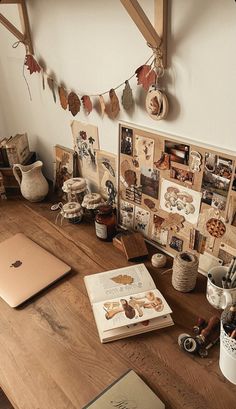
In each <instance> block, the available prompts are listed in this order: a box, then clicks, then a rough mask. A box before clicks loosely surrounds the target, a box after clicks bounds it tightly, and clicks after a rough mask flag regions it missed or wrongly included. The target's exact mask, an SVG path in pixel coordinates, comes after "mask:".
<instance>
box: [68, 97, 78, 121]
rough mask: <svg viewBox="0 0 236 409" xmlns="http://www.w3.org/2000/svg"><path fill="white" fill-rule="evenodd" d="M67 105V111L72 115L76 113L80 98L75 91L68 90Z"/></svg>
mask: <svg viewBox="0 0 236 409" xmlns="http://www.w3.org/2000/svg"><path fill="white" fill-rule="evenodd" d="M68 105H69V111H70V112H71V113H72V115H73V116H75V115H76V114H78V112H79V111H80V100H79V97H78V95H76V93H75V92H73V91H72V92H70V94H69V95H68Z"/></svg>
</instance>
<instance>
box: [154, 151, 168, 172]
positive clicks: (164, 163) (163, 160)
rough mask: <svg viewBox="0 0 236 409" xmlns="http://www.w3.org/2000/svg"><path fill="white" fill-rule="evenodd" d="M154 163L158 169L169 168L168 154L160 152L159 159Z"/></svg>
mask: <svg viewBox="0 0 236 409" xmlns="http://www.w3.org/2000/svg"><path fill="white" fill-rule="evenodd" d="M154 165H155V166H156V168H157V169H159V170H167V169H170V155H169V154H168V153H165V152H162V154H161V157H160V159H158V161H156V162H154Z"/></svg>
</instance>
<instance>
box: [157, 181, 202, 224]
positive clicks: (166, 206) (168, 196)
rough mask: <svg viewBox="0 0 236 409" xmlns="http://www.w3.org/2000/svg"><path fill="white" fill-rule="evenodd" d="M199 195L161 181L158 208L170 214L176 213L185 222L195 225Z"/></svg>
mask: <svg viewBox="0 0 236 409" xmlns="http://www.w3.org/2000/svg"><path fill="white" fill-rule="evenodd" d="M201 196H202V195H201V193H200V192H196V191H194V190H191V189H188V188H183V187H181V186H180V185H177V184H176V183H173V182H170V181H169V180H166V179H163V180H162V184H161V197H160V208H161V209H163V210H165V211H166V212H170V213H178V214H181V215H182V216H184V217H185V219H186V221H188V222H189V223H192V224H196V223H197V221H198V215H199V211H200V204H201Z"/></svg>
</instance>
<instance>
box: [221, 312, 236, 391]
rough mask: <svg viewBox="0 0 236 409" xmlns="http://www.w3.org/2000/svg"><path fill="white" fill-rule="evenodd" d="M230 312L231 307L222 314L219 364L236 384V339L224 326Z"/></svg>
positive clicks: (227, 376) (223, 371)
mask: <svg viewBox="0 0 236 409" xmlns="http://www.w3.org/2000/svg"><path fill="white" fill-rule="evenodd" d="M228 312H229V307H227V308H226V309H225V310H224V311H223V313H222V315H221V332H220V360H219V365H220V369H221V372H222V373H223V375H224V376H225V377H226V378H227V379H228V380H229V381H230V382H232V383H234V384H235V385H236V339H234V338H231V337H230V336H229V335H228V334H227V333H226V332H225V330H224V327H223V323H224V322H225V318H226V316H227V314H228Z"/></svg>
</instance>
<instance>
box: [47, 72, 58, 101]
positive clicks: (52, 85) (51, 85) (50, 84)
mask: <svg viewBox="0 0 236 409" xmlns="http://www.w3.org/2000/svg"><path fill="white" fill-rule="evenodd" d="M47 81H48V86H49V88H50V90H51V91H52V95H53V99H54V102H55V103H56V101H57V98H56V93H55V88H54V80H53V79H52V78H49V77H48V80H47Z"/></svg>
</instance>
